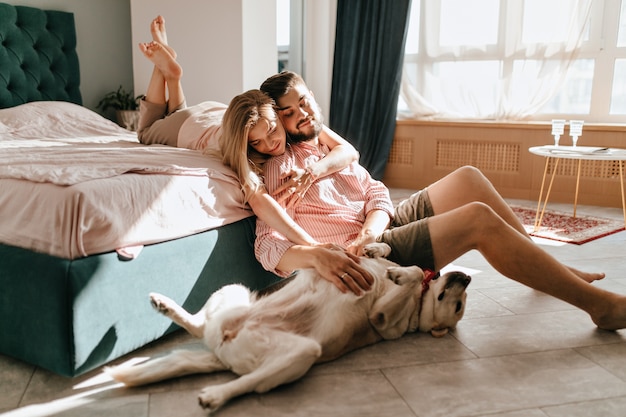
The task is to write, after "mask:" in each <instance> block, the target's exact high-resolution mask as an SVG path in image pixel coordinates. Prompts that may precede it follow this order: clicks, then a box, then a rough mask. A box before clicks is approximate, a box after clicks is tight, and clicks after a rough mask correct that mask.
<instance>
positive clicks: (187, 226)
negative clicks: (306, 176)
mask: <svg viewBox="0 0 626 417" xmlns="http://www.w3.org/2000/svg"><path fill="white" fill-rule="evenodd" d="M0 43H1V45H0V335H1V336H0V353H2V354H5V355H9V356H12V357H15V358H18V359H21V360H23V361H26V362H29V363H31V364H34V365H36V366H40V367H42V368H45V369H48V370H50V371H53V372H56V373H58V374H61V375H65V376H75V375H79V374H82V373H84V372H87V371H89V370H92V369H94V368H96V367H99V366H101V365H102V364H104V363H107V362H109V361H111V360H113V359H115V358H118V357H120V356H122V355H124V354H127V353H129V352H131V351H133V350H135V349H137V348H139V347H141V346H144V345H146V344H147V343H149V342H152V341H154V340H157V339H158V338H160V337H162V336H163V335H165V334H167V333H170V332H172V331H174V330H176V329H177V328H176V326H174V325H172V324H171V322H170V321H169V320H167V319H166V318H164V317H161V316H160V315H159V314H156V313H155V312H154V311H153V309H152V307H151V306H150V303H149V302H148V293H149V292H151V291H156V292H162V293H164V294H167V295H168V296H170V297H172V298H173V299H175V300H176V301H177V302H179V303H180V304H182V305H183V306H184V307H185V308H187V309H188V310H190V311H196V310H198V309H199V308H200V307H201V306H202V305H203V304H204V302H205V301H206V299H207V298H208V297H209V295H210V294H211V293H212V292H213V291H215V290H217V289H218V288H220V287H221V286H223V285H224V284H227V283H232V282H239V283H243V284H244V285H247V286H248V287H250V288H252V289H255V290H260V289H262V288H266V287H268V286H270V285H271V284H273V283H275V282H277V281H279V278H278V277H276V276H275V275H274V274H272V273H269V272H267V271H265V270H263V268H262V267H261V266H260V264H259V263H258V262H257V261H256V259H255V258H254V254H253V241H254V223H255V218H254V217H253V215H252V213H251V211H250V210H249V208H248V207H247V206H246V205H245V204H244V203H243V199H242V197H243V196H242V193H241V190H240V187H239V184H238V182H237V179H236V177H235V175H234V173H232V172H231V171H230V170H229V169H228V168H226V167H225V166H223V165H222V164H221V162H220V161H219V160H216V159H215V158H210V157H207V156H205V155H202V153H201V152H199V151H194V150H189V149H179V148H171V147H166V146H159V145H156V146H155V145H152V146H145V145H142V144H140V143H139V142H138V141H137V137H136V135H135V133H133V132H130V131H127V130H125V129H123V128H121V127H119V126H117V125H116V124H115V123H113V122H111V121H109V120H107V119H105V118H103V117H102V116H100V115H98V114H97V113H95V112H93V111H91V110H89V109H87V108H84V107H82V106H81V94H80V87H79V86H80V77H79V67H78V65H79V63H78V57H77V54H76V48H75V46H76V35H75V29H74V16H73V14H71V13H66V12H58V11H46V10H40V9H36V8H31V7H23V6H11V5H8V4H4V3H0Z"/></svg>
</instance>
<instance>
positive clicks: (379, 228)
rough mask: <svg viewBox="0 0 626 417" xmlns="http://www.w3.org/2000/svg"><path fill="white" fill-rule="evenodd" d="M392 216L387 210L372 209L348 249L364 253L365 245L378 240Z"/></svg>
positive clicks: (356, 253)
mask: <svg viewBox="0 0 626 417" xmlns="http://www.w3.org/2000/svg"><path fill="white" fill-rule="evenodd" d="M390 222H391V218H390V217H389V213H388V212H387V211H385V210H371V211H370V212H369V213H367V216H366V217H365V222H364V223H363V227H362V228H361V232H360V233H359V236H358V237H357V238H356V239H355V240H354V241H352V243H350V246H348V247H347V248H346V250H347V251H348V252H350V253H352V254H354V255H357V256H358V255H363V246H365V245H367V244H368V243H372V242H375V241H376V238H377V237H378V236H380V235H381V234H382V233H383V232H384V231H385V230H386V229H387V227H389V223H390Z"/></svg>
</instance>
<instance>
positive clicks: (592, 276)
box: [567, 266, 605, 282]
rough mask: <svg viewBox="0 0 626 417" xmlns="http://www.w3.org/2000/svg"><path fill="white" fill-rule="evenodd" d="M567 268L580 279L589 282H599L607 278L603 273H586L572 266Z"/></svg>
mask: <svg viewBox="0 0 626 417" xmlns="http://www.w3.org/2000/svg"><path fill="white" fill-rule="evenodd" d="M567 268H568V269H569V270H570V271H572V272H573V273H575V274H576V275H577V276H578V277H579V278H581V279H583V280H585V281H587V282H593V281H598V280H601V279H603V278H604V277H605V274H604V273H603V272H584V271H580V270H578V269H576V268H572V267H571V266H568V267H567Z"/></svg>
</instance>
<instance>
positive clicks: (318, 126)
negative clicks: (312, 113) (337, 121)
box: [287, 119, 322, 143]
mask: <svg viewBox="0 0 626 417" xmlns="http://www.w3.org/2000/svg"><path fill="white" fill-rule="evenodd" d="M311 126H312V127H313V131H312V132H310V133H305V132H300V131H297V132H287V133H288V134H289V140H291V142H292V143H300V142H306V141H308V140H311V139H315V138H316V137H318V136H319V134H320V133H321V132H322V122H321V121H320V120H318V119H313V120H311Z"/></svg>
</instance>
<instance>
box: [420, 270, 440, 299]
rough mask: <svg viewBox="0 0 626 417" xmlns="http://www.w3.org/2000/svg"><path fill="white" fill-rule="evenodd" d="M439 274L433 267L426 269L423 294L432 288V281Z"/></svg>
mask: <svg viewBox="0 0 626 417" xmlns="http://www.w3.org/2000/svg"><path fill="white" fill-rule="evenodd" d="M436 276H437V273H436V272H435V271H433V270H431V269H424V280H423V281H422V295H423V294H424V293H425V292H426V291H428V289H429V288H430V281H432V279H433V278H435V277H436Z"/></svg>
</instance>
